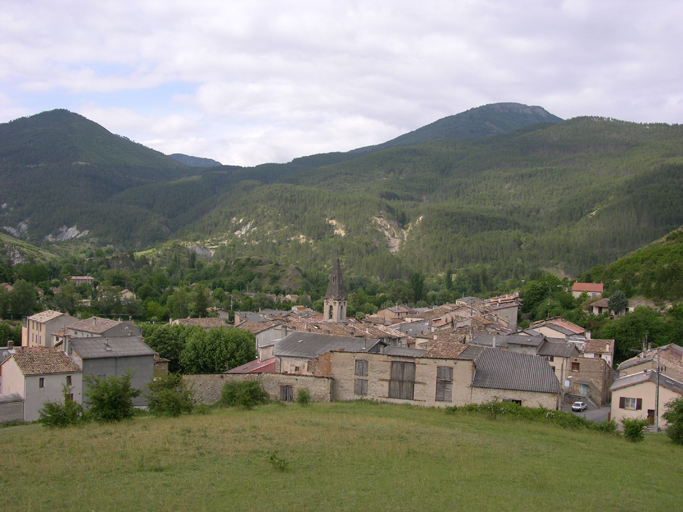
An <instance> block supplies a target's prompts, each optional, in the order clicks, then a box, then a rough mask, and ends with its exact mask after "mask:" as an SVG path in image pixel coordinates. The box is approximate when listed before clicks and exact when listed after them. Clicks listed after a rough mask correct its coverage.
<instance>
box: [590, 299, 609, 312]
mask: <svg viewBox="0 0 683 512" xmlns="http://www.w3.org/2000/svg"><path fill="white" fill-rule="evenodd" d="M589 308H590V312H591V313H593V314H594V315H595V316H598V315H602V314H603V313H609V299H600V300H598V301H596V302H594V303H593V304H591V305H590V307H589Z"/></svg>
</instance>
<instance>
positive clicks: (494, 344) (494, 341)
mask: <svg viewBox="0 0 683 512" xmlns="http://www.w3.org/2000/svg"><path fill="white" fill-rule="evenodd" d="M493 348H496V337H495V336H494V337H493Z"/></svg>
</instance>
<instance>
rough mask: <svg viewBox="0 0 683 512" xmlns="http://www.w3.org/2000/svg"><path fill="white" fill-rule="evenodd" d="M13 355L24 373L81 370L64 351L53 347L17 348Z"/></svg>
mask: <svg viewBox="0 0 683 512" xmlns="http://www.w3.org/2000/svg"><path fill="white" fill-rule="evenodd" d="M15 350H16V353H15V354H13V355H12V356H11V357H12V358H13V359H14V361H15V362H16V363H17V366H18V367H19V369H20V370H21V373H23V374H24V375H49V374H51V373H75V372H80V371H81V369H80V367H79V366H78V365H77V364H76V363H74V362H73V360H72V359H71V358H70V357H68V356H67V355H66V354H65V353H64V352H62V351H61V350H59V349H55V348H52V347H21V348H19V347H18V348H16V349H15Z"/></svg>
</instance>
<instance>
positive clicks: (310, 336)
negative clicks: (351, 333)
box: [273, 332, 380, 359]
mask: <svg viewBox="0 0 683 512" xmlns="http://www.w3.org/2000/svg"><path fill="white" fill-rule="evenodd" d="M379 344H380V341H379V340H376V339H368V340H367V341H366V344H365V347H366V348H363V339H362V338H350V337H344V336H331V335H329V334H318V333H313V332H293V333H292V334H289V335H287V336H286V337H284V338H282V339H281V340H278V341H277V342H276V343H275V346H274V347H273V355H274V356H278V357H300V358H303V359H313V358H314V357H317V356H319V355H320V354H324V353H325V352H329V351H330V350H339V349H344V350H346V351H348V352H372V353H377V352H378V351H379Z"/></svg>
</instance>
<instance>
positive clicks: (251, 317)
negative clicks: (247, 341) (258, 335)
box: [235, 311, 270, 322]
mask: <svg viewBox="0 0 683 512" xmlns="http://www.w3.org/2000/svg"><path fill="white" fill-rule="evenodd" d="M235 315H237V316H239V317H240V318H241V319H242V320H246V321H247V322H270V320H269V319H267V318H265V317H263V316H261V315H259V314H258V313H254V312H252V311H235Z"/></svg>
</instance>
